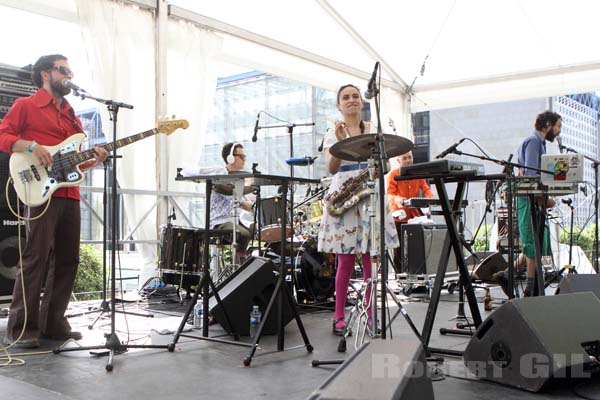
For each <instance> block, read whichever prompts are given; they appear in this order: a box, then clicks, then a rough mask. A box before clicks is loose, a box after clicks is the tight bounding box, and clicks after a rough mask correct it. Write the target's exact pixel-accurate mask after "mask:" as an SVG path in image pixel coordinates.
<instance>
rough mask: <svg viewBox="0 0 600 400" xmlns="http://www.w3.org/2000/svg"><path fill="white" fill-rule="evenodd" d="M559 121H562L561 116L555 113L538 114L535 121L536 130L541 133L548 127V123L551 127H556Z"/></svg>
mask: <svg viewBox="0 0 600 400" xmlns="http://www.w3.org/2000/svg"><path fill="white" fill-rule="evenodd" d="M559 119H562V117H561V116H560V114H558V113H555V112H554V111H544V112H543V113H541V114H538V116H537V118H536V119H535V130H536V131H541V130H542V129H544V128H545V127H546V124H547V123H548V122H550V126H554V125H556V123H557V122H558V120H559Z"/></svg>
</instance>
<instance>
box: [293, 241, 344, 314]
mask: <svg viewBox="0 0 600 400" xmlns="http://www.w3.org/2000/svg"><path fill="white" fill-rule="evenodd" d="M294 260H295V261H294V263H295V264H294V276H295V281H296V298H297V300H298V303H315V302H322V301H326V300H328V299H329V298H331V297H333V294H334V292H335V256H334V255H333V254H326V253H321V252H319V251H318V250H317V239H316V238H310V239H308V240H306V241H305V242H304V243H303V244H302V246H300V248H299V249H298V251H297V254H296V257H294Z"/></svg>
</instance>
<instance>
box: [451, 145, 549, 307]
mask: <svg viewBox="0 0 600 400" xmlns="http://www.w3.org/2000/svg"><path fill="white" fill-rule="evenodd" d="M452 153H454V154H458V155H463V156H467V157H473V158H478V159H480V160H483V161H491V162H493V163H495V164H498V165H500V166H502V167H504V175H505V180H506V188H507V190H506V195H507V196H506V203H507V204H508V207H507V211H508V213H507V219H508V298H509V299H513V298H514V297H515V293H517V294H518V292H517V291H515V290H514V270H513V268H514V263H515V244H514V230H513V228H514V227H513V204H512V203H513V197H514V196H513V182H514V179H515V175H514V168H524V169H530V170H534V171H537V172H541V173H547V174H552V175H553V174H554V172H553V171H547V170H545V169H540V168H534V167H528V166H526V165H522V164H518V163H513V162H510V161H506V160H499V159H496V158H491V157H486V156H481V155H478V154H470V153H464V152H462V151H460V150H457V149H454V150H453V151H452ZM530 201H531V207H532V209H533V207H534V203H533V199H530ZM532 217H533V214H532ZM542 232H543V230H542ZM542 238H543V236H542ZM542 240H543V239H542ZM538 247H539V245H538V244H537V241H536V246H535V248H536V260H537V264H538V267H540V266H541V253H540V252H539V251H538V250H539V249H538ZM539 272H541V271H539ZM536 274H538V272H536ZM539 275H540V276H539V277H538V280H539V282H540V283H541V282H542V276H541V273H539ZM541 287H542V288H543V284H541Z"/></svg>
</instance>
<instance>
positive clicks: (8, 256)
mask: <svg viewBox="0 0 600 400" xmlns="http://www.w3.org/2000/svg"><path fill="white" fill-rule="evenodd" d="M24 223H25V221H21V224H22V225H24ZM18 224H19V222H18V221H17V218H16V217H15V216H13V215H12V213H11V212H10V211H6V210H3V209H0V303H10V302H11V300H12V291H13V286H14V284H15V277H16V276H17V273H18V272H19V271H18V265H19V236H18V232H19V226H18ZM21 237H22V238H21V247H22V249H25V226H21Z"/></svg>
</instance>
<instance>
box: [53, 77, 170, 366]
mask: <svg viewBox="0 0 600 400" xmlns="http://www.w3.org/2000/svg"><path fill="white" fill-rule="evenodd" d="M74 94H75V95H77V96H79V97H81V99H82V100H85V99H86V98H89V99H92V100H95V101H97V102H98V103H101V104H104V105H106V108H107V110H108V112H109V114H110V120H111V121H112V125H113V142H112V143H111V144H110V145H107V146H106V148H107V150H109V151H112V160H113V170H112V188H111V190H112V192H111V201H112V202H111V205H112V219H111V231H110V233H111V250H112V251H111V274H110V280H111V288H110V294H111V299H110V311H111V314H110V332H109V333H105V334H104V336H105V337H106V342H105V344H104V345H103V346H82V347H75V348H63V347H57V348H55V349H53V350H52V351H53V353H54V354H58V353H62V352H67V351H82V350H97V349H107V350H108V362H107V363H106V367H105V368H106V371H108V372H111V371H112V370H113V359H114V355H115V354H121V353H124V352H126V351H127V350H128V349H129V348H153V349H167V348H168V345H132V344H129V343H122V342H121V341H120V340H119V337H118V336H117V334H116V332H115V286H116V276H115V275H116V262H117V260H116V255H117V230H116V226H117V211H116V210H117V205H118V203H117V158H118V157H119V156H118V155H117V117H118V113H119V109H120V108H127V109H130V110H131V109H133V106H132V105H130V104H126V103H121V102H118V101H114V100H108V99H102V98H100V97H94V96H92V95H90V94H89V93H87V92H85V91H84V90H82V89H79V90H77V91H74ZM106 223H107V221H106V220H105V221H104V224H105V225H106ZM148 316H149V317H152V315H148ZM102 355H104V353H102Z"/></svg>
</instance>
